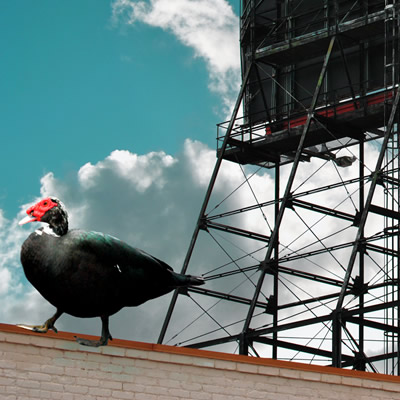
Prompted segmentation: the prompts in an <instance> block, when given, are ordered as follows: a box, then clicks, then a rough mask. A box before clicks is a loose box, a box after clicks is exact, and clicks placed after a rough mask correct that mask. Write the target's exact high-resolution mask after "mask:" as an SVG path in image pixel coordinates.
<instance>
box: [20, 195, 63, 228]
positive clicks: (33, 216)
mask: <svg viewBox="0 0 400 400" xmlns="http://www.w3.org/2000/svg"><path fill="white" fill-rule="evenodd" d="M57 206H58V204H57V203H56V202H54V201H53V200H52V199H51V198H50V197H47V198H46V199H43V200H40V201H39V203H36V204H35V205H34V206H32V207H29V208H28V209H27V210H26V213H27V214H28V216H27V217H25V218H23V219H22V220H21V221H19V225H23V224H27V223H28V222H34V221H39V222H40V221H41V219H42V218H43V216H44V215H45V214H46V213H47V211H49V210H51V209H52V208H53V207H57Z"/></svg>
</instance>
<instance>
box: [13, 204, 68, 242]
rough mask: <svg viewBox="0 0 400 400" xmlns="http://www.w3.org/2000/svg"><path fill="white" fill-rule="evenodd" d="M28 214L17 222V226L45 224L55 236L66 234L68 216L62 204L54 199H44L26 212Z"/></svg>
mask: <svg viewBox="0 0 400 400" xmlns="http://www.w3.org/2000/svg"><path fill="white" fill-rule="evenodd" d="M26 213H27V214H28V215H27V216H26V217H25V218H23V219H22V220H21V221H19V225H24V224H27V223H28V222H34V221H38V222H45V223H47V224H49V226H50V228H51V229H52V230H53V231H54V233H56V234H57V235H59V236H61V235H65V234H66V233H67V232H68V214H67V211H66V210H65V208H64V206H63V204H62V203H61V201H60V200H59V199H57V198H56V197H46V198H45V199H43V200H40V201H39V202H38V203H36V204H35V205H33V206H32V207H29V208H28V209H27V210H26Z"/></svg>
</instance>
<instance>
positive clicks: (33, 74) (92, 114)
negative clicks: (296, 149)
mask: <svg viewBox="0 0 400 400" xmlns="http://www.w3.org/2000/svg"><path fill="white" fill-rule="evenodd" d="M118 3H121V4H122V6H124V5H126V4H128V3H130V4H133V5H134V4H135V3H142V4H143V2H134V1H132V2H126V1H125V2H118V1H114V2H113V1H110V0H107V1H106V0H86V1H77V0H74V1H68V2H66V1H56V2H55V1H53V0H41V1H39V2H32V1H30V0H16V1H12V2H3V3H2V5H1V13H0V38H1V39H0V40H1V42H2V43H1V48H2V61H1V65H2V66H1V70H2V73H1V76H0V89H1V93H2V96H1V98H0V109H1V118H0V129H1V132H2V135H3V137H4V138H5V140H4V143H5V146H3V151H2V157H1V158H0V168H1V170H2V171H3V174H2V185H1V189H0V208H1V209H2V210H3V212H4V215H5V216H6V217H7V218H13V216H14V215H15V214H16V212H17V211H18V210H19V207H20V206H21V205H22V204H24V203H26V202H29V201H31V200H32V198H33V197H34V196H38V195H39V188H40V178H41V177H42V176H43V175H45V174H46V173H47V172H50V171H51V172H53V173H54V174H55V175H56V176H57V177H68V176H70V175H71V174H73V173H74V172H75V171H77V170H78V169H79V168H80V167H81V166H82V165H84V164H85V163H87V162H92V163H96V162H98V161H99V160H102V159H104V158H105V157H106V156H107V155H108V154H110V153H111V152H112V151H113V150H115V149H126V150H129V151H132V152H135V153H138V154H145V153H148V152H150V151H160V150H162V151H165V152H166V153H168V154H172V155H174V154H176V153H177V152H178V151H180V150H181V149H182V146H183V143H184V140H185V139H186V138H192V139H194V140H200V141H202V142H203V143H205V144H207V145H208V146H210V148H214V147H215V136H216V129H215V125H216V123H218V122H221V121H222V120H224V119H225V117H226V113H225V111H226V110H224V107H223V104H222V103H223V101H221V96H220V93H219V92H218V90H210V88H209V84H210V79H211V78H210V74H211V73H212V71H211V70H210V69H212V66H211V67H210V62H208V61H207V60H206V59H205V57H207V56H204V54H203V55H202V54H200V55H199V54H198V51H197V49H196V48H195V46H191V45H190V44H189V45H188V44H183V43H182V38H180V37H179V35H176V34H175V33H174V31H173V29H171V28H168V27H166V26H155V25H154V23H152V25H151V24H149V23H148V22H145V21H143V20H140V18H137V19H136V20H135V22H134V23H128V22H127V18H128V17H129V12H130V9H129V7H126V8H125V9H124V10H123V11H124V12H123V13H122V14H121V15H120V16H119V17H115V15H114V16H113V8H115V7H116V6H117V5H118ZM155 3H157V2H155ZM179 3H180V2H179V1H176V2H170V4H171V7H172V8H173V7H176V8H177V9H178V10H179V7H181V5H180V4H179ZM183 3H185V2H183ZM219 3H220V4H222V5H225V6H226V5H228V3H227V2H225V1H220V2H219ZM235 3H237V1H232V2H231V5H232V6H234V7H235V8H236V7H237V4H235ZM210 4H211V3H210ZM147 5H148V6H149V5H150V3H147ZM207 5H209V4H207V2H206V1H200V2H199V7H198V8H201V7H207ZM122 8H124V7H122ZM194 17H195V16H194ZM142 19H143V18H142Z"/></svg>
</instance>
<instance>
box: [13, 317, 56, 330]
mask: <svg viewBox="0 0 400 400" xmlns="http://www.w3.org/2000/svg"><path fill="white" fill-rule="evenodd" d="M17 326H18V327H19V328H23V329H28V330H29V331H32V332H38V333H46V332H48V331H49V330H50V329H51V330H53V331H54V332H55V333H57V332H58V331H57V328H56V327H55V326H54V325H53V322H52V321H51V319H48V320H47V321H46V322H45V323H44V324H43V325H24V324H18V325H17Z"/></svg>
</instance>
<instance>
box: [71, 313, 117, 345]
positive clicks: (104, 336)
mask: <svg viewBox="0 0 400 400" xmlns="http://www.w3.org/2000/svg"><path fill="white" fill-rule="evenodd" d="M101 322H102V327H101V338H100V340H89V339H82V338H78V337H76V336H75V339H76V341H77V342H78V343H79V344H82V345H84V346H91V347H100V346H107V344H108V340H112V336H111V333H110V331H109V329H108V316H102V317H101Z"/></svg>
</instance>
